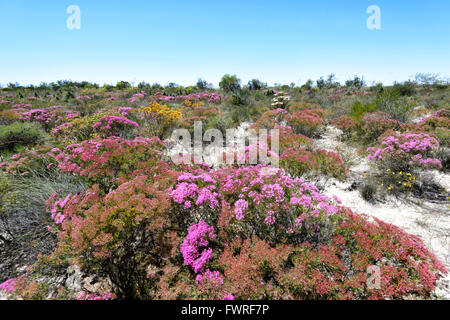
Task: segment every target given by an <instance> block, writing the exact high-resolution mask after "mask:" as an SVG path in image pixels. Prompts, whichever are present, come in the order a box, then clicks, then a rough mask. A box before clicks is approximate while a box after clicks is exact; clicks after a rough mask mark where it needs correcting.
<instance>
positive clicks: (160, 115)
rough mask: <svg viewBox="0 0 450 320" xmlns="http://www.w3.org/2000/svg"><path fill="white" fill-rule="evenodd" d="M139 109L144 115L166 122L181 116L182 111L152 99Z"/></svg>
mask: <svg viewBox="0 0 450 320" xmlns="http://www.w3.org/2000/svg"><path fill="white" fill-rule="evenodd" d="M139 110H140V112H142V113H143V114H145V115H146V116H149V117H151V118H153V119H156V120H162V121H166V122H172V121H176V120H179V119H181V118H182V117H183V113H182V112H181V111H180V110H179V109H174V108H171V107H170V106H167V105H164V104H159V103H158V102H157V101H152V102H150V103H149V105H148V106H142V107H141V108H140V109H139Z"/></svg>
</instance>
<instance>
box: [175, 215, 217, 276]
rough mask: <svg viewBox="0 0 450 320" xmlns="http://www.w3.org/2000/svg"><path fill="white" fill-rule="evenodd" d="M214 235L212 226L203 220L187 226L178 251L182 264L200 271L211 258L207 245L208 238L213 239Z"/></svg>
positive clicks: (210, 250) (210, 251) (196, 271)
mask: <svg viewBox="0 0 450 320" xmlns="http://www.w3.org/2000/svg"><path fill="white" fill-rule="evenodd" d="M215 237H216V234H215V233H214V227H212V226H209V225H208V224H207V223H206V222H205V221H200V222H199V223H197V224H194V225H192V226H191V227H190V228H189V231H188V234H187V236H186V239H184V241H183V243H182V244H181V248H180V251H181V254H182V255H183V258H184V264H185V265H187V266H190V267H191V268H192V269H193V270H194V272H195V273H197V274H198V273H201V272H202V271H203V269H204V266H205V265H206V263H207V262H208V261H209V260H210V259H211V258H212V249H211V248H207V246H208V244H209V241H208V239H210V240H213V239H214V238H215ZM202 248H203V250H202Z"/></svg>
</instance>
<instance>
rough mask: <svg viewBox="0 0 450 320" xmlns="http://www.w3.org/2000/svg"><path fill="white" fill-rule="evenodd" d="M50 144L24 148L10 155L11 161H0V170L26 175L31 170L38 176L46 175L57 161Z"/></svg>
mask: <svg viewBox="0 0 450 320" xmlns="http://www.w3.org/2000/svg"><path fill="white" fill-rule="evenodd" d="M52 150H54V151H56V150H58V151H59V149H57V148H52V147H50V146H38V147H36V148H34V150H25V151H23V152H20V153H17V154H15V155H13V156H12V158H11V161H10V162H9V163H8V162H2V163H0V170H1V171H4V172H5V173H7V174H12V175H21V176H28V175H30V173H31V172H32V173H33V174H35V175H38V176H46V175H47V174H48V173H49V171H51V170H54V168H55V167H56V164H57V162H56V161H55V159H54V158H53V154H52Z"/></svg>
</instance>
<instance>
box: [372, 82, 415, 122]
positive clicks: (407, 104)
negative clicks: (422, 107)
mask: <svg viewBox="0 0 450 320" xmlns="http://www.w3.org/2000/svg"><path fill="white" fill-rule="evenodd" d="M375 103H376V105H377V106H378V110H380V111H383V112H386V113H388V114H389V115H390V116H391V118H392V119H395V120H398V121H401V122H405V121H406V120H408V113H409V112H410V111H411V110H412V108H413V107H414V104H413V103H412V102H411V101H410V100H409V99H408V98H406V97H402V96H401V94H400V92H399V91H398V90H396V88H386V89H385V90H383V91H382V92H379V93H378V94H377V98H376V100H375Z"/></svg>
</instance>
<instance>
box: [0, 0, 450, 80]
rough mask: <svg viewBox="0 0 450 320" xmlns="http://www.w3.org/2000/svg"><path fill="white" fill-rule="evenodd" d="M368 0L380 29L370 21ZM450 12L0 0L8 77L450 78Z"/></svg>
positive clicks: (361, 2) (411, 7)
mask: <svg viewBox="0 0 450 320" xmlns="http://www.w3.org/2000/svg"><path fill="white" fill-rule="evenodd" d="M69 5H77V6H79V8H80V9H81V29H80V30H69V29H68V28H67V27H66V20H67V19H68V17H69V16H70V15H69V14H67V13H66V9H67V7H68V6H69ZM370 5H377V6H379V7H380V9H381V30H369V29H368V28H367V27H366V20H367V18H368V17H369V14H367V13H366V10H367V7H368V6H370ZM449 21H450V1H448V0H434V1H433V0H431V1H416V0H370V1H366V0H330V1H328V0H316V1H312V0H310V1H302V0H279V1H273V0H271V1H266V0H227V1H216V0H214V1H212V0H210V1H205V0H189V1H173V0H165V1H161V0H158V1H154V0H147V1H144V0H142V1H139V0H128V1H123V0H109V1H100V0H96V1H94V0H90V1H89V0H71V1H63V0H54V1H50V0H41V1H34V0H28V1H25V0H14V1H10V0H0V83H1V84H3V85H5V84H6V83H8V82H16V81H17V82H19V83H21V84H31V83H33V84H39V83H40V82H51V81H56V80H64V79H70V80H74V81H78V80H87V81H92V82H97V83H100V84H103V83H112V84H115V83H116V82H117V81H119V80H125V81H129V82H134V83H136V84H137V83H138V82H140V81H146V82H150V83H154V82H158V83H160V84H167V83H169V82H175V83H178V84H181V85H190V84H195V82H196V81H197V79H198V78H199V77H201V78H203V79H205V80H207V81H209V82H212V83H213V84H215V85H217V84H218V82H219V81H220V78H221V76H222V75H223V74H225V73H231V74H237V75H238V76H239V78H241V79H242V80H243V83H246V82H247V81H248V80H250V79H252V78H259V79H260V80H262V81H265V82H268V83H269V84H273V83H286V84H289V83H291V82H294V83H296V84H302V83H304V82H305V81H306V80H307V79H308V78H311V79H313V80H316V79H318V78H319V77H320V76H324V77H325V76H326V75H328V74H330V73H334V74H336V76H337V78H338V80H339V81H341V82H344V81H345V80H347V79H349V78H351V77H353V75H359V76H364V78H365V79H366V81H367V82H368V83H371V82H372V81H376V82H378V81H382V82H384V83H385V84H388V83H392V82H393V81H395V80H397V81H403V80H407V79H408V78H410V77H412V76H413V75H414V74H416V73H417V72H429V73H439V74H441V75H442V76H444V77H449V76H450V22H449Z"/></svg>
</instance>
